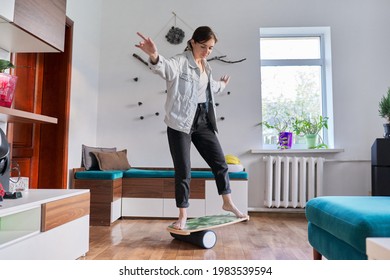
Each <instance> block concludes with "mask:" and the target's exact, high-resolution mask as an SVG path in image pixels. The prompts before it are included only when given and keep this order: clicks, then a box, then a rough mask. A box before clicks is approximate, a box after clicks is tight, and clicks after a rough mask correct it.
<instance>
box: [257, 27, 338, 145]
mask: <svg viewBox="0 0 390 280" xmlns="http://www.w3.org/2000/svg"><path fill="white" fill-rule="evenodd" d="M260 59H261V99H262V121H267V122H268V123H269V124H271V125H275V124H276V123H277V122H283V121H286V120H291V119H292V118H295V117H307V118H313V117H319V116H323V117H328V129H326V130H324V131H322V132H321V133H320V136H321V137H322V139H323V141H324V143H325V144H326V145H327V146H328V147H329V148H333V143H334V140H333V108H332V86H331V53H330V28H329V27H310V28H260ZM290 131H291V129H290ZM293 141H294V144H293V148H303V147H304V145H305V141H306V140H305V139H304V138H302V137H296V136H295V137H293ZM277 142H278V136H277V133H276V131H275V130H274V129H270V128H267V127H266V126H263V147H264V148H275V147H276V145H277Z"/></svg>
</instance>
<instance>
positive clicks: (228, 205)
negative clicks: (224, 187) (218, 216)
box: [222, 194, 248, 218]
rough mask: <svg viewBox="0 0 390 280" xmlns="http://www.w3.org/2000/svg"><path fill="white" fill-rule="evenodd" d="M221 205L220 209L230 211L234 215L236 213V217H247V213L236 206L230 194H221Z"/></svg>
mask: <svg viewBox="0 0 390 280" xmlns="http://www.w3.org/2000/svg"><path fill="white" fill-rule="evenodd" d="M222 198H223V205H222V209H223V210H225V211H229V212H232V213H233V214H234V215H236V217H237V218H248V215H246V214H244V213H242V212H241V211H240V210H238V208H237V207H236V206H235V205H234V203H233V201H232V199H231V196H230V194H227V195H223V196H222Z"/></svg>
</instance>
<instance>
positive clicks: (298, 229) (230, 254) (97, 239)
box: [80, 213, 312, 260]
mask: <svg viewBox="0 0 390 280" xmlns="http://www.w3.org/2000/svg"><path fill="white" fill-rule="evenodd" d="M250 217H251V218H250V221H248V222H242V223H238V224H234V225H230V226H225V227H220V228H216V229H215V230H214V231H215V232H216V234H217V238H218V240H217V244H216V245H215V246H214V247H213V248H212V249H202V248H199V247H197V246H195V245H192V244H189V243H186V242H182V241H179V240H175V239H173V238H172V237H171V235H170V234H169V233H168V232H167V231H166V227H167V226H168V225H169V224H170V223H172V222H173V221H174V220H168V219H121V220H118V221H116V222H115V223H113V224H112V225H111V226H110V227H103V226H91V227H90V248H89V252H88V253H87V255H86V256H84V257H82V258H80V259H83V260H209V259H212V260H311V259H312V248H311V246H310V245H309V243H308V241H307V221H306V218H305V216H304V214H297V213H295V214H280V213H250Z"/></svg>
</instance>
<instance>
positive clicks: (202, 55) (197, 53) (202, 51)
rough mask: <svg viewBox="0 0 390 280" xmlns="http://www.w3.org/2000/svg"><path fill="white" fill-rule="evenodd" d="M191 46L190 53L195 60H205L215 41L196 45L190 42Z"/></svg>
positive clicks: (196, 43) (192, 41) (211, 40)
mask: <svg viewBox="0 0 390 280" xmlns="http://www.w3.org/2000/svg"><path fill="white" fill-rule="evenodd" d="M191 45H192V53H193V54H194V58H195V59H206V58H207V57H208V56H209V55H210V54H211V52H212V51H213V48H214V45H215V40H214V39H210V40H208V41H206V42H203V43H198V42H195V41H194V40H191Z"/></svg>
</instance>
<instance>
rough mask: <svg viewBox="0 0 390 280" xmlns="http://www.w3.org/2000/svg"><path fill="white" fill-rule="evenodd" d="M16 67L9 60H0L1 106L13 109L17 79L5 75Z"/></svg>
mask: <svg viewBox="0 0 390 280" xmlns="http://www.w3.org/2000/svg"><path fill="white" fill-rule="evenodd" d="M14 67H15V66H14V65H13V64H12V63H11V62H10V61H8V60H4V59H0V106H5V107H8V108H9V107H11V105H12V101H13V99H14V91H15V87H16V82H17V79H18V78H17V77H16V76H14V75H10V74H7V73H4V71H5V70H7V69H10V68H14Z"/></svg>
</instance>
